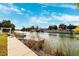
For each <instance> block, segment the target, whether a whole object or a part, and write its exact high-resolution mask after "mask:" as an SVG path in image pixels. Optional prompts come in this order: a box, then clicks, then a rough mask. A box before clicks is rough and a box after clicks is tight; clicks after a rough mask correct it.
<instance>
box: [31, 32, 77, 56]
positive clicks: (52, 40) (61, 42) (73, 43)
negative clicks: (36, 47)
mask: <svg viewBox="0 0 79 59" xmlns="http://www.w3.org/2000/svg"><path fill="white" fill-rule="evenodd" d="M32 35H35V36H36V37H38V38H39V39H45V42H44V47H45V49H52V50H53V51H55V50H60V51H62V52H63V53H65V54H67V55H73V56H75V55H76V56H77V55H79V34H58V33H36V32H35V33H32Z"/></svg>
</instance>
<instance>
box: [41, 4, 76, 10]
mask: <svg viewBox="0 0 79 59" xmlns="http://www.w3.org/2000/svg"><path fill="white" fill-rule="evenodd" d="M41 5H42V7H47V6H55V7H65V8H71V9H76V6H75V5H73V4H72V5H70V4H67V3H58V4H54V3H41Z"/></svg>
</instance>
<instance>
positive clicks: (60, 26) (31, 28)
mask: <svg viewBox="0 0 79 59" xmlns="http://www.w3.org/2000/svg"><path fill="white" fill-rule="evenodd" d="M76 27H77V26H75V25H72V24H69V25H65V24H59V26H57V25H49V27H48V28H40V27H38V26H37V27H35V26H31V27H29V28H25V27H23V28H22V29H21V30H22V31H31V30H35V31H38V30H42V29H47V30H69V31H72V29H75V28H76Z"/></svg>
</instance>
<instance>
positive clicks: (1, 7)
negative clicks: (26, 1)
mask: <svg viewBox="0 0 79 59" xmlns="http://www.w3.org/2000/svg"><path fill="white" fill-rule="evenodd" d="M0 11H2V12H4V13H7V12H9V13H10V12H12V11H13V12H15V13H17V14H22V11H21V10H20V9H18V7H16V6H14V5H13V4H8V6H5V5H2V4H0Z"/></svg>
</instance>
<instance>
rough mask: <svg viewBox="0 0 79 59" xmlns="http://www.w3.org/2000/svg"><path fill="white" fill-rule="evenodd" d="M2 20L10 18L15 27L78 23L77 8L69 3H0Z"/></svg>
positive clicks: (78, 11)
mask: <svg viewBox="0 0 79 59" xmlns="http://www.w3.org/2000/svg"><path fill="white" fill-rule="evenodd" d="M2 20H11V22H12V23H13V24H15V26H16V29H21V28H22V27H30V26H32V25H33V26H39V27H48V26H49V25H59V24H67V25H68V24H73V25H79V9H77V7H76V6H75V5H74V4H69V3H68V4H67V3H0V22H1V21H2Z"/></svg>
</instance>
